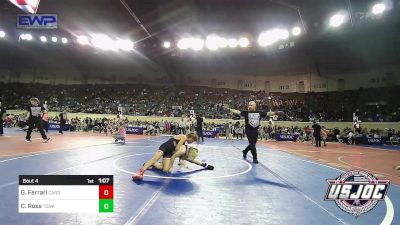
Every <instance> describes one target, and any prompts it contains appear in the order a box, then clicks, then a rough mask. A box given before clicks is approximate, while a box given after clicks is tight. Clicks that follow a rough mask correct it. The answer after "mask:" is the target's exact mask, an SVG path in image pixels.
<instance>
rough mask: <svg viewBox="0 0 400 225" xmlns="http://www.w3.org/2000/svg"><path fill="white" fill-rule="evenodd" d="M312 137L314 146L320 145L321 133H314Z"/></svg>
mask: <svg viewBox="0 0 400 225" xmlns="http://www.w3.org/2000/svg"><path fill="white" fill-rule="evenodd" d="M314 138H315V146H316V147H321V139H322V138H321V135H318V134H314Z"/></svg>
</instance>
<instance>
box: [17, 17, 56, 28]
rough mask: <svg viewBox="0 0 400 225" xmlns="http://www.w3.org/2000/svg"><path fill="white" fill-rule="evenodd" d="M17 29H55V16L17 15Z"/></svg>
mask: <svg viewBox="0 0 400 225" xmlns="http://www.w3.org/2000/svg"><path fill="white" fill-rule="evenodd" d="M17 28H18V29H57V28H58V17H57V14H32V15H31V14H23V15H22V14H18V15H17Z"/></svg>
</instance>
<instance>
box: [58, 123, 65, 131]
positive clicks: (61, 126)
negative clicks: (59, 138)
mask: <svg viewBox="0 0 400 225" xmlns="http://www.w3.org/2000/svg"><path fill="white" fill-rule="evenodd" d="M65 122H66V121H65V120H61V121H60V129H59V130H58V133H60V134H62V133H63V130H64V127H65Z"/></svg>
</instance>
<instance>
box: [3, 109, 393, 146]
mask: <svg viewBox="0 0 400 225" xmlns="http://www.w3.org/2000/svg"><path fill="white" fill-rule="evenodd" d="M122 120H123V122H124V124H125V126H126V127H128V128H129V127H136V128H137V127H140V128H143V131H144V134H146V135H176V134H188V133H190V132H194V131H195V130H196V129H195V124H196V122H195V121H194V120H193V119H190V118H182V119H180V120H179V121H169V120H161V121H140V120H129V119H128V118H127V117H125V118H123V119H122ZM4 121H5V127H19V128H21V129H26V126H27V124H26V121H25V115H9V116H7V117H6V119H5V120H4ZM49 121H50V122H53V123H58V122H59V118H58V116H55V117H49ZM119 121H120V119H118V118H117V117H113V118H106V117H98V118H93V119H92V118H90V117H85V118H81V117H72V118H67V124H68V125H69V126H68V127H69V130H70V131H72V132H93V133H104V134H106V135H109V134H110V135H111V133H113V132H115V131H116V130H117V129H118V124H119ZM203 130H207V131H213V130H219V136H220V137H221V138H229V137H230V135H231V137H233V138H237V139H239V138H240V139H243V138H246V135H245V132H244V125H243V123H240V122H238V121H237V122H224V123H215V122H210V123H204V126H203ZM323 130H324V132H326V134H325V135H324V136H325V138H324V140H325V141H326V142H341V143H348V144H363V143H364V140H365V138H383V139H384V140H385V142H386V143H390V144H392V145H394V144H399V141H400V131H396V130H394V129H390V128H386V129H383V130H380V129H370V130H368V129H365V128H364V129H360V130H358V129H354V128H344V129H342V130H340V129H339V128H333V129H326V128H325V127H323ZM275 134H295V135H298V139H297V140H298V141H302V142H305V141H312V139H313V136H312V128H311V127H310V125H306V126H304V127H299V126H291V127H282V126H279V125H272V124H270V123H266V124H263V125H261V126H260V128H259V139H261V140H274V139H275Z"/></svg>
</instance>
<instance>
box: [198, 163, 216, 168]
mask: <svg viewBox="0 0 400 225" xmlns="http://www.w3.org/2000/svg"><path fill="white" fill-rule="evenodd" d="M201 166H202V167H204V169H206V170H214V167H213V166H211V165H207V163H202V164H201Z"/></svg>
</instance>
